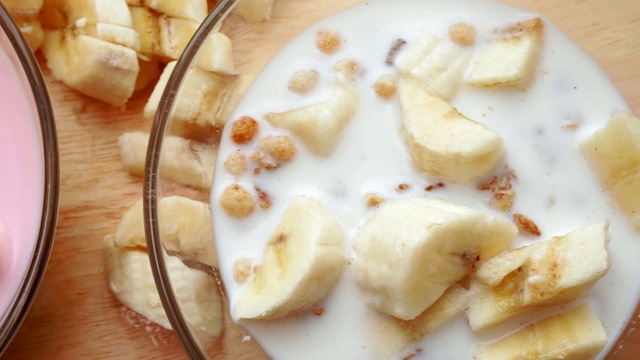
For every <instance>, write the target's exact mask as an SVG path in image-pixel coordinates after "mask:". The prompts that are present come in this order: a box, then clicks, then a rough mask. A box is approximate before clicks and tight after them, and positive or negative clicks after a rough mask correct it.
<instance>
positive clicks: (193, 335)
mask: <svg viewBox="0 0 640 360" xmlns="http://www.w3.org/2000/svg"><path fill="white" fill-rule="evenodd" d="M238 2H239V1H238V0H220V1H219V2H218V4H217V6H216V7H215V8H214V9H213V10H212V11H211V13H210V14H209V16H208V17H207V18H206V19H205V21H204V23H203V24H202V25H201V27H200V28H199V29H198V31H197V32H196V34H195V35H194V37H193V39H192V40H191V41H190V43H189V44H188V45H187V47H186V49H185V51H184V53H183V55H182V56H181V58H180V59H179V60H178V62H177V64H176V66H175V69H174V70H173V73H172V75H171V77H170V78H169V80H168V83H167V85H166V88H165V90H164V93H163V96H162V100H161V101H160V104H159V107H158V110H157V113H156V117H155V121H154V124H153V127H152V130H151V137H150V141H149V145H148V150H147V160H146V161H147V162H146V171H145V182H144V193H145V194H146V196H145V198H144V217H145V230H146V235H147V244H148V247H149V250H150V251H149V257H150V261H151V266H152V270H153V274H154V277H155V280H156V285H157V287H158V291H159V293H160V298H161V300H162V303H163V306H164V309H165V311H166V313H167V315H168V318H169V320H170V322H171V325H172V327H173V330H174V331H175V333H176V335H177V337H178V338H179V340H180V342H181V344H182V345H183V347H184V350H185V351H186V353H187V355H188V356H189V357H190V358H192V359H213V358H224V359H234V358H246V359H257V358H260V359H262V358H265V359H267V358H269V357H268V355H267V354H266V353H265V352H264V351H263V350H262V349H261V348H260V346H259V345H258V344H257V343H256V342H255V341H254V340H252V339H251V337H248V336H246V335H248V333H247V332H246V331H245V330H244V329H243V328H242V327H241V326H239V325H236V324H234V323H233V322H232V321H231V319H230V316H229V309H228V304H227V303H225V302H224V300H225V298H224V289H223V288H222V284H221V282H219V284H220V285H221V286H220V289H212V291H219V292H220V293H221V294H222V295H223V296H222V297H223V306H224V307H225V310H224V312H225V313H224V314H223V316H224V326H223V331H222V333H221V335H220V337H219V338H216V339H214V341H210V339H209V340H207V339H203V338H202V337H201V336H200V332H199V331H198V329H194V328H192V327H191V326H190V324H189V321H188V320H187V319H186V318H185V316H183V312H182V310H181V306H180V303H179V302H178V301H177V296H176V294H175V293H174V290H173V289H174V288H176V287H177V286H175V285H173V286H172V283H171V280H170V276H169V271H168V268H167V266H166V259H167V256H168V255H167V252H166V250H165V247H164V246H163V245H162V237H161V235H160V230H159V229H160V226H159V225H158V224H159V223H161V222H162V221H163V219H162V218H161V217H160V216H159V214H158V210H157V209H158V200H159V199H160V198H161V197H163V196H168V195H173V194H175V193H176V189H175V185H171V184H168V183H167V182H165V181H164V179H163V176H162V172H161V171H160V162H161V157H162V154H163V149H164V148H163V143H164V139H165V136H167V135H169V134H172V131H173V128H172V116H173V111H174V107H175V105H176V103H177V102H178V99H179V98H180V90H181V86H182V85H183V83H184V81H185V79H186V78H187V76H188V74H189V73H190V71H191V69H192V68H193V67H194V63H195V59H196V58H197V56H198V54H199V50H200V48H201V45H202V44H203V43H204V42H205V40H206V39H207V38H208V36H209V35H210V34H212V33H214V32H216V31H218V30H220V29H221V31H222V32H223V33H225V34H226V35H228V36H229V37H230V38H231V40H232V41H233V42H234V47H235V46H237V45H238V43H239V42H242V41H248V39H250V40H251V43H252V44H254V45H255V44H259V46H257V47H256V48H251V49H247V48H242V50H240V51H239V52H238V53H240V54H242V55H244V56H248V57H249V58H243V59H237V58H236V59H234V60H236V65H237V66H238V67H239V68H241V70H240V72H241V73H244V72H245V71H246V73H253V74H259V72H260V70H261V69H262V68H263V67H264V66H265V65H266V64H267V62H268V61H269V60H270V59H271V58H272V57H273V56H274V55H276V54H277V53H278V51H279V50H280V49H281V48H283V47H284V46H285V45H286V44H287V43H288V42H289V41H290V40H292V39H293V38H295V36H297V35H298V34H299V33H301V32H303V31H304V30H305V29H306V28H307V27H309V26H311V25H312V24H314V23H315V22H317V21H319V20H321V19H322V18H325V17H327V16H329V15H332V14H334V13H336V12H338V11H340V10H343V9H346V8H348V7H350V6H352V5H356V4H359V3H363V2H364V1H360V0H349V1H333V2H332V6H329V5H326V4H324V3H322V2H318V3H316V4H315V5H307V6H305V7H304V9H303V10H300V9H297V5H299V3H296V2H295V1H280V2H278V1H277V2H276V8H275V11H274V13H273V14H272V18H271V20H270V21H269V22H268V23H266V25H265V24H252V23H245V22H242V21H241V20H237V19H235V18H234V17H228V15H229V13H230V12H231V10H232V9H233V7H234V6H235V5H236V3H238ZM502 2H505V3H507V5H512V6H523V5H526V7H527V8H528V10H531V11H534V12H539V13H543V14H544V15H553V14H549V12H552V11H554V9H552V6H549V4H546V5H545V6H544V7H543V6H542V5H540V4H537V3H535V2H527V0H522V1H520V0H505V1H502ZM547 3H550V2H547ZM629 3H630V2H629ZM313 6H315V8H313ZM311 8H313V10H310V9H311ZM555 11H559V10H555ZM589 11H590V10H586V12H587V13H588V12H589ZM616 11H617V10H616ZM545 12H546V14H545ZM583 41H587V40H586V39H583ZM234 55H237V53H235V52H234ZM220 132H221V129H218V133H220ZM211 135H212V134H211V133H209V134H207V136H211ZM218 135H219V134H218ZM213 137H215V134H214V135H213ZM187 194H190V195H193V193H189V192H187ZM195 197H196V198H198V199H200V200H203V201H208V199H209V192H207V191H204V192H198V193H197V194H196V195H195ZM204 199H206V200H204ZM209 270H213V273H214V274H215V275H217V272H216V270H215V269H209ZM218 279H219V277H218ZM637 314H640V307H639V308H638V309H637V310H636V315H634V316H638V315H637ZM633 330H634V329H632V328H631V327H628V328H627V329H626V331H625V332H624V334H623V335H622V336H621V337H620V338H619V339H618V343H617V344H616V345H615V347H613V348H612V349H616V348H618V345H619V344H622V343H623V342H624V343H640V334H638V332H636V334H633V332H634V331H633ZM611 354H613V351H612V352H611ZM611 354H609V356H611ZM609 356H608V357H609ZM614 357H615V358H622V357H616V356H615V355H614Z"/></svg>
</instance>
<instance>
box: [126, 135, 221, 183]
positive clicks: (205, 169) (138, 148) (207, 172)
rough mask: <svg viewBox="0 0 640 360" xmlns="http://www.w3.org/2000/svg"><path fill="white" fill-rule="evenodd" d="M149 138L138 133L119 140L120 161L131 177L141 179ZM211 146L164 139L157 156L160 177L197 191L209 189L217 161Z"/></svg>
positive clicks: (172, 138)
mask: <svg viewBox="0 0 640 360" xmlns="http://www.w3.org/2000/svg"><path fill="white" fill-rule="evenodd" d="M148 142H149V134H148V133H145V132H141V131H136V132H130V133H124V134H122V135H121V136H120V138H119V139H118V143H119V145H120V159H121V160H122V164H123V166H124V168H125V169H126V170H127V171H129V172H130V173H132V174H133V175H139V176H142V175H144V165H145V161H146V156H147V155H146V153H147V146H148ZM216 154H217V151H216V148H214V147H213V146H212V145H208V144H202V143H199V142H196V141H193V140H187V139H184V138H181V137H179V136H172V135H167V136H165V137H164V139H163V145H162V154H161V156H160V173H161V174H162V177H164V178H166V179H170V180H173V181H175V182H177V183H180V184H183V185H189V186H193V187H196V188H200V189H205V190H207V189H209V188H211V182H212V181H213V172H214V167H215V161H216Z"/></svg>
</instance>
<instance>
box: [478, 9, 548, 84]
mask: <svg viewBox="0 0 640 360" xmlns="http://www.w3.org/2000/svg"><path fill="white" fill-rule="evenodd" d="M543 29H544V23H543V22H542V20H541V19H540V18H535V19H531V20H527V21H523V22H519V23H516V24H514V25H511V26H509V27H508V28H507V29H505V30H504V31H503V32H502V34H501V35H502V36H501V37H500V38H498V39H496V40H493V41H491V42H490V43H489V44H488V45H487V47H486V48H485V49H484V51H483V52H482V54H480V57H479V58H478V60H477V61H476V62H475V64H474V65H473V69H472V70H471V73H470V74H469V77H468V78H467V82H468V83H469V84H471V85H478V86H492V85H509V86H513V85H522V84H526V83H528V82H529V81H530V80H531V79H532V78H533V75H534V73H535V69H536V66H537V64H538V59H539V57H540V55H539V52H540V46H541V45H542V37H543Z"/></svg>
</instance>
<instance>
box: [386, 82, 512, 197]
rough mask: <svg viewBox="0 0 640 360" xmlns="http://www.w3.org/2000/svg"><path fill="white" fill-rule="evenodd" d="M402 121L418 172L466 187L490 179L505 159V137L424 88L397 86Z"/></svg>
mask: <svg viewBox="0 0 640 360" xmlns="http://www.w3.org/2000/svg"><path fill="white" fill-rule="evenodd" d="M398 93H399V95H400V106H401V108H402V120H403V124H404V130H405V133H406V136H407V140H408V143H409V147H410V150H411V156H412V157H413V162H414V164H415V166H416V168H417V169H418V170H420V171H423V172H425V173H427V174H428V175H429V176H432V177H435V178H440V179H443V180H448V181H453V182H457V183H462V184H466V183H469V182H472V181H474V180H477V179H479V178H481V177H483V176H485V175H487V174H488V173H489V172H490V171H491V170H493V169H494V168H495V167H496V166H497V165H498V164H499V163H500V162H501V161H502V159H503V157H504V148H503V140H502V137H501V136H500V135H499V134H498V133H496V132H495V131H493V130H491V129H490V128H488V127H487V126H485V125H483V124H480V123H478V122H475V121H473V120H471V119H469V118H467V117H465V116H464V115H462V114H460V113H459V112H458V110H456V109H455V108H454V107H452V106H451V105H449V104H448V103H446V102H445V101H443V100H441V99H440V98H439V97H438V96H436V95H433V94H431V93H430V91H429V90H428V88H427V87H426V86H425V85H423V84H418V83H416V82H415V81H412V80H409V79H406V78H403V77H401V78H400V80H399V82H398Z"/></svg>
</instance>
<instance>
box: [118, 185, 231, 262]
mask: <svg viewBox="0 0 640 360" xmlns="http://www.w3.org/2000/svg"><path fill="white" fill-rule="evenodd" d="M158 212H159V216H160V235H161V236H162V243H163V244H164V246H165V248H166V250H167V251H169V252H172V253H177V254H178V256H179V257H180V258H181V259H183V260H185V261H196V262H199V263H201V264H204V265H208V266H211V267H215V268H217V267H218V257H217V255H216V248H215V245H214V239H213V229H212V227H211V211H210V210H209V205H207V204H205V203H202V202H200V201H195V200H191V199H188V198H185V197H181V196H171V197H166V198H162V199H160V201H159V202H158ZM143 221H144V214H143V208H142V199H140V200H138V201H136V202H135V203H134V204H133V205H132V206H131V207H130V208H129V209H128V210H127V211H126V212H125V213H124V214H123V215H122V219H121V220H120V223H118V228H117V230H116V233H115V234H114V235H113V243H114V244H115V245H116V246H118V247H131V248H134V247H135V248H146V247H147V242H146V237H145V232H144V222H143Z"/></svg>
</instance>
